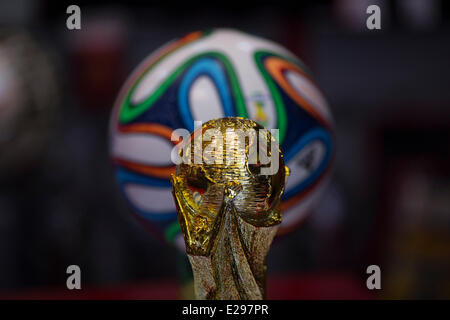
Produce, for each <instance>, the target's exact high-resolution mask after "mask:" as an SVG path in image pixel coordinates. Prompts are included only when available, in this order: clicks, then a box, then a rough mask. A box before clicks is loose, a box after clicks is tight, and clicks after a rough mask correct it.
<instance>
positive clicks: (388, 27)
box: [0, 0, 450, 299]
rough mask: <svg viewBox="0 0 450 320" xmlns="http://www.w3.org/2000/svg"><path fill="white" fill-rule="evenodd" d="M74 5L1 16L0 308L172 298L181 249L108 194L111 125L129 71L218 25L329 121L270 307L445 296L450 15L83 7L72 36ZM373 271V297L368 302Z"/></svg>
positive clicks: (399, 8)
mask: <svg viewBox="0 0 450 320" xmlns="http://www.w3.org/2000/svg"><path fill="white" fill-rule="evenodd" d="M70 4H72V3H64V2H58V3H52V2H50V1H48V0H34V1H33V0H17V1H1V2H0V298H60V297H67V298H77V297H83V298H178V297H179V290H178V286H177V283H178V282H179V278H180V272H178V271H177V259H178V258H177V249H175V248H173V247H170V246H168V245H167V244H165V243H162V242H160V241H159V240H157V239H155V238H154V237H152V236H151V235H150V234H149V233H148V232H147V231H146V230H145V229H144V228H143V227H142V226H141V225H140V224H139V223H138V222H136V221H135V220H134V219H133V217H132V216H131V215H130V212H129V209H128V208H127V206H126V204H125V201H124V200H123V198H122V197H121V196H120V194H119V191H118V187H117V185H116V182H115V179H114V175H113V169H112V166H111V163H110V160H109V154H108V121H109V116H110V112H111V108H112V106H113V103H114V100H115V98H116V96H117V94H118V90H119V89H120V86H121V85H122V84H123V83H124V81H125V79H126V77H127V76H128V75H129V74H130V72H131V71H132V70H133V69H134V68H135V67H136V66H137V64H139V62H140V61H142V60H143V59H144V58H145V57H146V56H148V55H149V54H150V53H151V52H152V51H153V50H155V49H157V48H158V47H160V46H161V45H163V44H165V43H166V42H168V41H170V40H172V39H174V38H177V37H180V36H182V35H184V34H186V33H187V32H190V31H195V30H201V29H210V28H216V27H231V28H237V29H241V30H242V31H245V32H249V33H252V34H255V35H258V36H262V37H265V38H269V39H272V40H274V41H276V42H278V43H280V44H282V45H283V46H285V47H287V48H288V49H290V50H291V51H293V52H294V53H295V54H296V55H297V56H299V57H300V58H301V59H302V60H303V61H304V62H305V63H306V64H307V65H308V66H309V67H310V69H311V70H312V72H313V74H314V75H315V76H316V79H317V82H318V84H319V85H320V87H321V89H322V90H323V92H324V93H325V95H326V96H327V98H328V102H329V104H330V107H331V111H332V113H333V115H334V119H335V123H336V137H337V153H336V158H335V165H334V170H333V175H332V179H331V182H330V183H329V185H328V187H327V189H326V192H325V194H324V197H323V199H322V201H321V203H320V205H319V207H318V208H317V209H316V210H315V211H314V212H313V213H312V214H311V215H310V217H309V218H308V219H306V220H305V222H304V223H303V224H302V225H301V226H300V227H299V228H298V229H297V230H296V231H294V232H292V233H290V234H289V235H286V236H283V237H281V238H279V239H277V241H275V243H274V244H273V245H272V248H271V251H270V253H269V256H268V269H269V280H268V281H269V283H268V296H269V298H300V299H303V298H305V299H308V298H319V299H320V298H324V299H327V298H341V299H351V298H357V299H358V298H359V299H372V298H373V299H377V298H384V299H404V298H412V299H415V298H426V299H434V298H447V299H448V298H450V166H449V164H450V85H449V84H450V14H449V13H450V12H449V11H450V10H448V9H449V8H450V3H448V2H447V1H439V0H397V1H387V0H385V1H383V0H370V1H369V0H335V1H331V0H329V1H325V0H323V1H311V2H301V3H300V2H299V3H294V2H293V3H291V4H289V2H286V3H284V2H283V1H277V2H272V3H271V2H264V1H258V2H254V3H251V2H250V3H246V4H242V3H239V2H226V3H223V4H222V3H221V4H218V3H217V4H216V3H215V2H213V1H211V3H210V4H207V3H197V2H183V3H169V2H156V3H151V2H145V1H133V0H131V1H127V2H126V4H122V3H120V2H118V1H112V0H111V1H107V2H106V1H76V2H75V3H74V4H77V5H78V6H80V8H81V25H82V29H81V30H68V29H67V28H66V19H67V17H68V14H66V8H67V7H68V6H69V5H70ZM371 4H377V5H378V6H379V7H380V8H381V21H382V22H381V26H382V29H381V30H368V29H367V28H366V19H367V17H368V15H367V14H366V8H367V7H368V6H369V5H371ZM72 264H76V265H79V266H80V268H81V270H82V288H83V290H81V291H80V292H69V291H68V290H67V289H66V278H67V276H68V275H67V274H66V268H67V266H69V265H72ZM372 264H376V265H379V266H380V268H381V275H382V278H381V279H382V281H381V285H382V289H381V290H373V291H370V290H368V289H367V288H366V279H367V277H368V275H367V274H366V268H367V266H369V265H372Z"/></svg>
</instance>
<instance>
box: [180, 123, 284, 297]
mask: <svg viewBox="0 0 450 320" xmlns="http://www.w3.org/2000/svg"><path fill="white" fill-rule="evenodd" d="M271 131H272V132H273V131H275V132H276V130H271ZM180 145H182V148H180V149H179V150H178V158H177V168H176V174H175V175H173V174H172V176H171V181H172V185H173V197H174V201H175V205H176V209H177V213H178V221H179V223H180V226H181V231H182V234H183V236H184V240H185V244H186V253H187V255H188V257H189V261H190V263H191V266H192V270H193V274H194V288H195V295H196V298H197V299H252V300H255V299H264V298H265V276H266V262H265V260H266V255H267V253H268V251H269V248H270V244H271V242H272V239H273V237H274V236H275V234H276V232H277V228H278V225H279V224H280V223H281V211H280V202H281V196H282V194H283V191H284V186H285V183H286V178H287V176H288V173H289V171H288V169H287V167H285V165H284V159H283V155H282V153H281V151H280V149H279V145H278V142H277V140H276V138H275V137H274V136H273V135H272V134H271V133H270V132H269V131H268V130H267V129H265V128H263V127H262V126H260V125H259V124H257V123H256V122H254V121H253V120H250V119H245V118H240V117H229V118H222V119H215V120H210V121H208V122H206V123H205V124H203V126H201V128H197V129H196V130H194V132H193V133H192V134H191V135H190V137H188V138H187V139H185V140H184V141H183V143H180Z"/></svg>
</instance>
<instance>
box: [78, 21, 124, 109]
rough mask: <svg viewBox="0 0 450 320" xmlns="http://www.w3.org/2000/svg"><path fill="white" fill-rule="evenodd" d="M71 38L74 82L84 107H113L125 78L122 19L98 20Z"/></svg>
mask: <svg viewBox="0 0 450 320" xmlns="http://www.w3.org/2000/svg"><path fill="white" fill-rule="evenodd" d="M86 25H87V26H86V28H83V29H82V30H80V31H77V32H76V34H75V36H73V37H72V38H71V40H73V41H72V43H71V58H72V62H71V66H72V77H73V78H72V79H73V83H74V89H75V93H76V95H77V96H78V97H79V98H80V102H81V104H82V105H83V107H86V108H88V109H91V110H94V109H101V108H106V107H109V106H110V105H111V104H112V101H113V100H114V98H115V96H116V92H117V90H118V89H119V88H120V85H121V83H122V82H123V79H124V76H125V71H124V70H125V52H126V40H125V39H126V36H125V33H126V30H125V27H124V25H123V24H122V23H120V20H116V19H106V18H96V19H92V20H91V21H87V22H86Z"/></svg>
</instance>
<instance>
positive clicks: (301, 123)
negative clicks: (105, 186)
mask: <svg viewBox="0 0 450 320" xmlns="http://www.w3.org/2000/svg"><path fill="white" fill-rule="evenodd" d="M227 116H241V117H247V118H250V119H252V120H254V121H256V122H258V123H259V124H261V125H262V126H264V127H266V128H268V129H274V128H277V129H279V141H280V143H281V149H282V151H283V153H284V155H285V161H286V164H287V166H288V167H289V168H290V169H291V174H290V176H289V179H288V181H287V184H286V189H285V193H284V198H283V204H282V212H283V222H282V223H281V225H280V228H279V233H286V232H288V231H290V230H291V229H293V228H294V227H295V226H296V225H297V224H298V223H299V222H300V221H302V219H303V218H304V217H305V215H306V214H307V213H308V212H310V211H311V208H313V206H314V203H315V202H317V199H318V197H319V195H320V193H321V192H320V191H321V190H322V189H323V186H324V182H325V180H326V179H324V178H325V177H327V176H328V175H327V172H328V171H329V170H328V169H329V168H330V163H331V160H332V156H333V153H334V151H333V150H334V143H333V122H332V117H331V114H330V111H329V109H328V106H327V102H326V100H325V98H324V96H323V94H322V93H321V92H320V90H319V89H318V87H317V85H316V84H315V82H314V80H313V78H312V76H311V74H310V73H309V71H308V70H307V68H306V67H305V66H304V65H303V63H302V62H301V61H300V60H299V59H298V58H297V57H295V56H294V55H293V54H292V53H290V52H289V51H288V50H286V49H285V48H283V47H281V46H280V45H278V44H276V43H274V42H271V41H268V40H265V39H262V38H258V37H255V36H252V35H249V34H246V33H243V32H239V31H235V30H228V29H217V30H212V31H198V32H193V33H190V34H188V35H186V36H184V37H182V38H180V39H178V40H175V41H172V42H170V43H168V44H167V45H165V46H163V47H162V48H161V49H159V50H157V51H156V52H155V53H154V54H152V55H150V56H149V57H148V58H147V59H145V60H144V61H143V62H142V63H141V64H140V65H139V66H138V67H137V69H136V71H134V72H133V74H132V75H131V77H130V78H129V79H128V80H127V82H126V83H125V85H124V86H123V88H122V90H121V92H120V94H119V96H118V98H117V101H116V104H115V107H114V110H113V113H112V116H111V123H110V148H111V151H110V152H111V157H112V160H113V163H114V165H115V172H116V177H117V181H118V184H119V187H120V191H121V193H122V194H123V195H124V197H125V199H126V201H127V202H128V204H129V206H130V207H131V208H132V211H133V212H134V213H135V214H136V215H137V216H138V217H139V218H140V220H141V221H143V222H144V223H145V224H146V225H147V226H148V227H150V228H151V229H152V230H153V232H154V233H156V234H157V235H159V236H162V237H164V238H165V239H167V240H168V241H169V242H172V243H173V242H175V243H176V244H179V246H180V247H184V243H183V239H182V237H181V235H180V229H179V225H178V221H177V214H176V211H175V205H174V201H173V198H172V194H171V189H172V186H171V184H170V181H169V176H170V174H171V173H173V172H175V165H174V164H173V163H172V162H171V152H172V149H173V147H174V145H175V144H176V143H177V142H172V141H171V134H172V131H173V130H174V129H178V128H185V129H188V130H189V131H193V129H194V121H196V120H201V121H203V122H206V121H208V120H210V119H214V118H222V117H227Z"/></svg>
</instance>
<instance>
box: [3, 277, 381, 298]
mask: <svg viewBox="0 0 450 320" xmlns="http://www.w3.org/2000/svg"><path fill="white" fill-rule="evenodd" d="M267 292H268V296H267V298H268V299H271V300H281V299H285V300H313V299H324V300H328V299H344V300H349V299H373V298H374V295H373V294H372V293H371V292H370V291H369V290H368V289H367V288H365V280H364V279H360V278H358V277H355V276H353V275H351V274H347V273H341V274H339V273H338V274H306V275H294V274H293V275H272V276H270V277H269V279H268V283H267ZM0 299H3V300H8V299H9V300H22V299H31V300H36V299H38V300H46V299H56V300H72V299H87V300H112V299H114V300H133V299H136V300H153V299H155V300H165V299H168V300H174V299H179V287H178V283H177V282H176V281H175V280H159V281H155V282H147V283H142V284H130V285H120V286H111V287H101V288H82V289H81V290H73V291H70V290H67V289H60V288H58V289H51V288H46V289H44V288H41V289H33V290H29V291H23V292H16V293H9V294H0Z"/></svg>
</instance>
